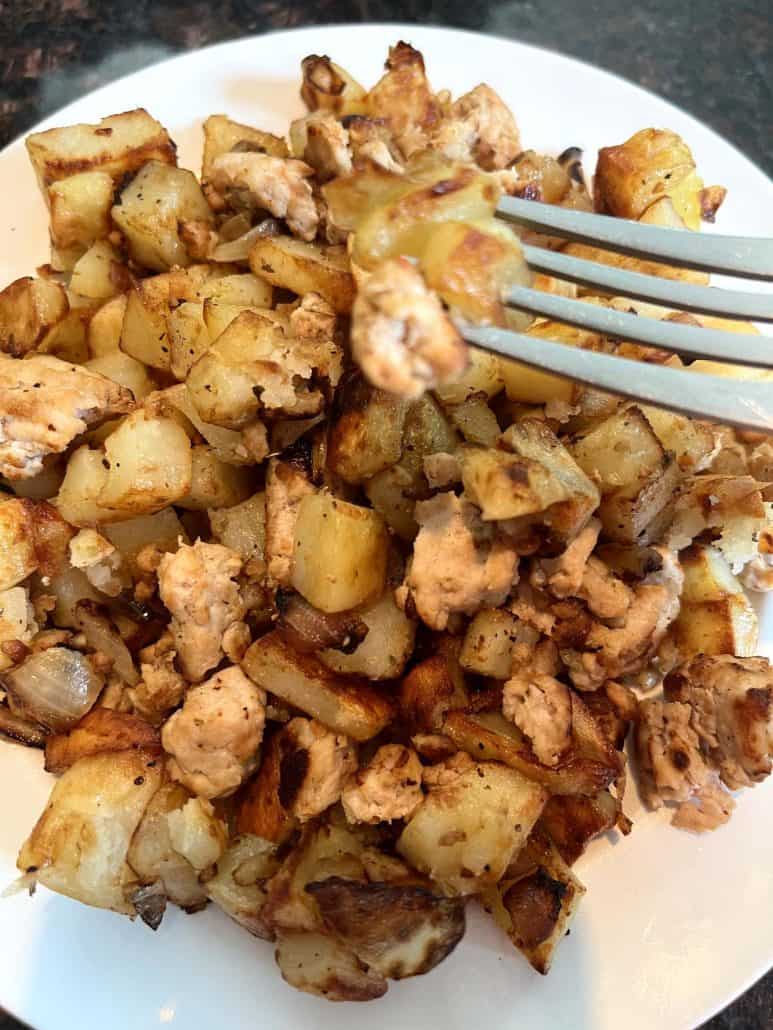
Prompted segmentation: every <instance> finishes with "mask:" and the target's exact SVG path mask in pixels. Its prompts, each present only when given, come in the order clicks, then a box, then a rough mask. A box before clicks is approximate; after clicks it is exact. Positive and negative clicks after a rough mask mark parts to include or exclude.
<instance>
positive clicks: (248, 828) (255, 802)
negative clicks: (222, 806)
mask: <svg viewBox="0 0 773 1030" xmlns="http://www.w3.org/2000/svg"><path fill="white" fill-rule="evenodd" d="M285 741H286V737H285V736H284V735H283V734H282V731H281V730H280V731H279V732H277V733H275V734H274V736H273V737H271V739H270V740H269V741H268V743H267V744H266V745H265V746H264V749H263V761H262V762H261V765H260V769H259V770H258V774H257V776H255V777H254V778H253V779H252V780H251V781H250V782H249V783H248V784H247V785H246V787H245V788H244V790H243V792H242V794H241V797H240V800H239V803H238V809H237V814H236V828H237V832H239V833H254V834H255V836H256V837H262V838H263V839H264V840H270V841H273V842H274V843H275V844H281V843H283V842H284V841H285V840H287V838H288V837H289V836H290V834H291V833H292V832H293V830H294V829H295V827H296V825H297V821H296V819H295V817H294V816H293V815H291V813H290V812H289V811H288V809H287V808H286V807H285V805H284V804H283V803H282V800H281V799H282V798H283V797H284V798H285V800H286V796H287V793H288V789H287V788H286V789H285V790H282V760H283V757H284V752H285V750H286V748H285V746H284V745H285ZM285 777H286V778H289V773H288V770H287V769H285ZM288 788H289V785H288Z"/></svg>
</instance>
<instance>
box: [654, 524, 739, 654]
mask: <svg viewBox="0 0 773 1030" xmlns="http://www.w3.org/2000/svg"><path fill="white" fill-rule="evenodd" d="M679 559H680V564H681V566H682V571H683V572H684V588H683V590H682V598H681V600H682V604H681V608H680V611H679V615H678V616H677V619H676V622H675V623H674V625H673V627H672V633H673V636H674V640H675V641H676V644H677V646H678V648H679V650H680V651H681V653H682V654H683V655H684V656H685V657H689V656H691V655H694V654H735V655H738V656H739V657H748V656H749V655H755V654H756V653H757V634H758V624H757V615H756V612H755V611H754V608H753V607H752V605H751V603H750V601H749V599H748V597H747V596H746V594H745V593H744V589H743V587H742V586H741V583H740V581H739V580H738V578H737V577H736V576H734V575H733V573H732V571H731V569H730V566H729V564H728V563H727V560H726V559H725V558H724V556H723V555H722V552H721V551H719V550H717V549H716V548H715V547H706V546H703V545H697V544H696V545H693V546H692V547H690V548H689V549H688V550H686V551H682V553H681V554H680V555H679Z"/></svg>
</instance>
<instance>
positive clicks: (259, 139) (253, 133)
mask: <svg viewBox="0 0 773 1030" xmlns="http://www.w3.org/2000/svg"><path fill="white" fill-rule="evenodd" d="M202 128H203V129H204V157H203V159H202V165H201V178H202V180H203V181H204V182H207V181H208V180H209V179H210V177H211V175H212V165H213V163H214V161H215V159H216V158H218V157H220V155H221V154H227V153H229V151H231V150H233V149H234V147H235V146H237V144H239V143H241V144H247V145H249V146H250V147H253V148H254V149H255V150H256V151H264V152H265V153H266V154H270V155H271V156H272V157H287V144H286V143H285V141H284V140H283V139H280V137H279V136H273V135H272V134H271V133H270V132H263V131H262V130H261V129H253V128H252V126H250V125H242V124H241V123H240V122H235V121H232V120H231V119H230V118H227V117H226V116H225V115H224V114H212V115H210V116H209V118H207V119H206V121H205V122H204V125H203V126H202Z"/></svg>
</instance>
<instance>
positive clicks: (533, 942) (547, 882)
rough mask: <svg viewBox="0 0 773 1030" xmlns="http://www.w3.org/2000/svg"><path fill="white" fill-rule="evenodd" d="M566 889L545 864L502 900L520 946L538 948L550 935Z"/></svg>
mask: <svg viewBox="0 0 773 1030" xmlns="http://www.w3.org/2000/svg"><path fill="white" fill-rule="evenodd" d="M566 892H567V886H566V884H565V883H562V882H561V881H560V880H554V879H553V878H552V877H551V876H549V875H548V873H547V872H546V870H545V869H544V868H543V867H542V866H539V867H538V868H537V869H536V870H535V872H533V873H531V875H529V876H524V878H523V879H522V880H518V881H517V882H516V883H514V884H513V886H512V887H511V888H510V889H509V890H508V891H507V893H506V894H505V895H504V897H503V898H502V902H503V904H504V906H505V908H506V909H507V911H508V913H509V914H510V918H511V920H512V923H513V929H512V934H511V936H512V938H513V942H514V943H515V946H516V947H517V948H529V949H531V948H536V947H537V946H538V945H540V944H542V942H543V941H546V940H547V939H548V937H550V935H551V933H552V932H553V930H554V929H555V925H556V923H557V922H558V917H559V915H560V914H561V902H562V901H563V899H564V896H565V894H566ZM539 972H546V970H544V969H541V970H539Z"/></svg>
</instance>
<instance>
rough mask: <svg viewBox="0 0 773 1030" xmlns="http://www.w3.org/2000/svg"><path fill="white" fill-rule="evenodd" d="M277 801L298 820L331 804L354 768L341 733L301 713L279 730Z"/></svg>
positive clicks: (353, 756) (354, 760)
mask: <svg viewBox="0 0 773 1030" xmlns="http://www.w3.org/2000/svg"><path fill="white" fill-rule="evenodd" d="M282 735H283V737H284V738H285V739H286V743H284V742H283V748H282V765H281V786H280V800H281V801H282V804H283V806H284V807H285V808H286V809H287V810H288V811H290V812H291V813H292V814H293V815H294V816H295V817H296V818H297V819H298V820H299V822H302V823H304V822H307V821H308V820H309V819H313V818H314V816H316V815H319V814H320V812H324V811H325V809H326V808H329V807H330V806H331V805H334V804H335V803H336V802H337V801H338V800H339V798H340V797H341V791H342V790H343V787H344V784H345V783H346V781H347V779H348V777H349V776H350V775H351V773H353V772H354V770H355V769H356V768H357V754H356V752H355V750H354V746H353V745H352V742H351V741H350V740H349V738H348V737H347V736H345V735H344V734H343V733H335V732H334V731H333V730H329V729H328V728H327V726H323V725H322V723H321V722H317V721H316V719H304V718H301V717H300V716H299V717H297V718H295V719H291V720H290V721H289V722H288V723H287V725H286V726H285V728H284V729H283V730H282Z"/></svg>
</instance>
